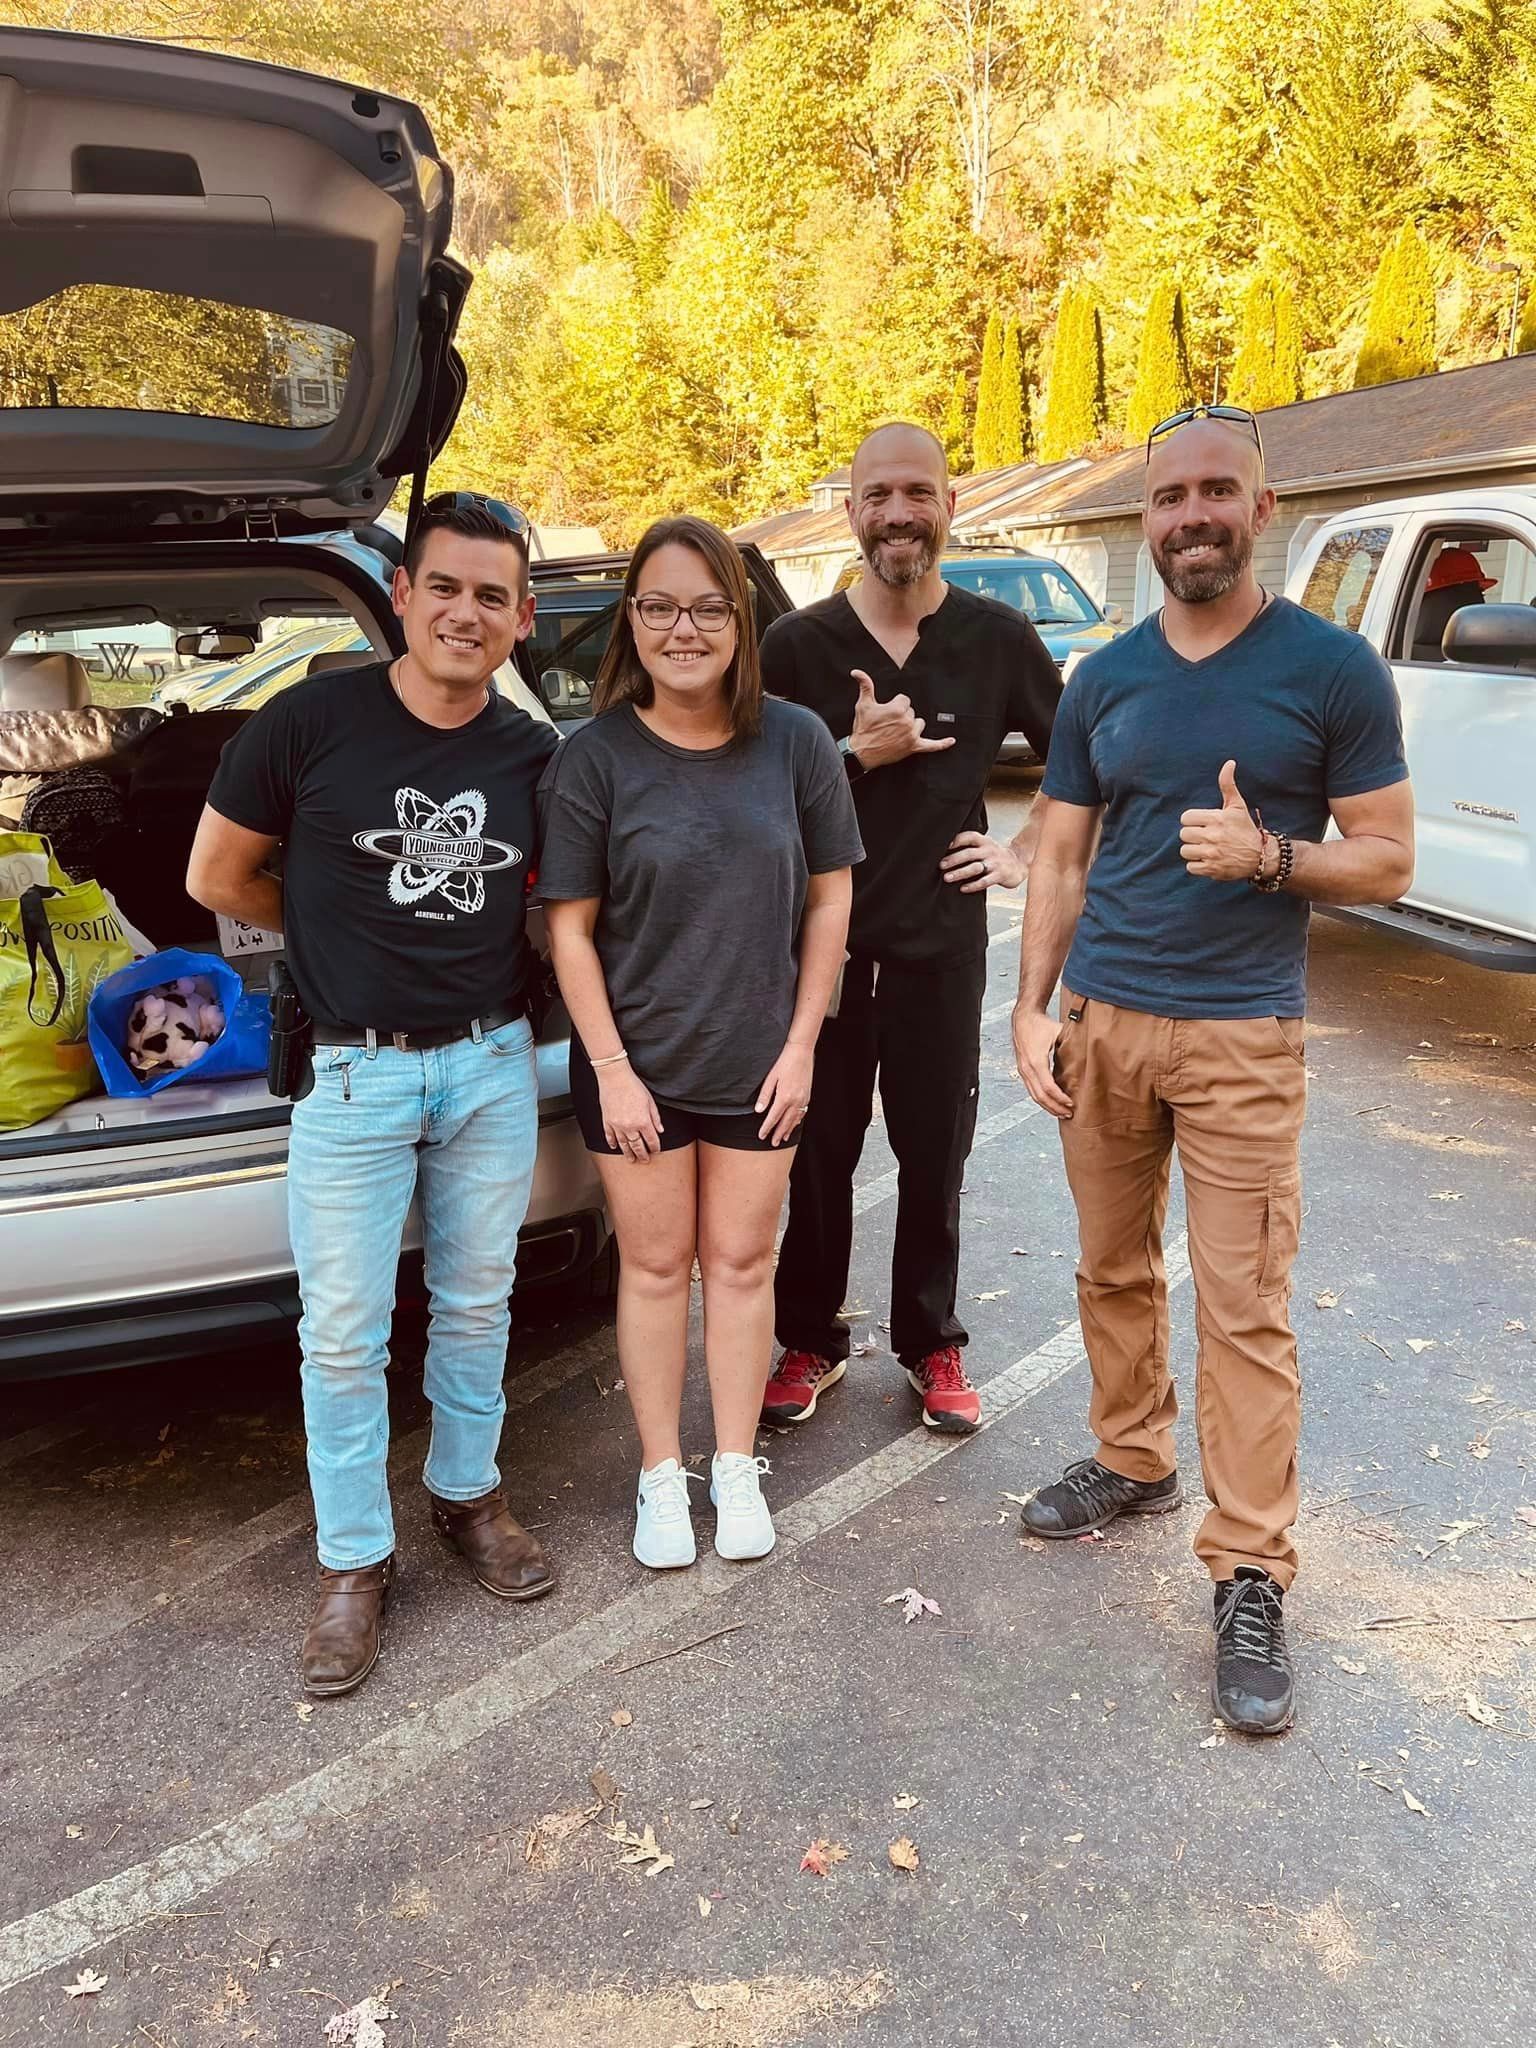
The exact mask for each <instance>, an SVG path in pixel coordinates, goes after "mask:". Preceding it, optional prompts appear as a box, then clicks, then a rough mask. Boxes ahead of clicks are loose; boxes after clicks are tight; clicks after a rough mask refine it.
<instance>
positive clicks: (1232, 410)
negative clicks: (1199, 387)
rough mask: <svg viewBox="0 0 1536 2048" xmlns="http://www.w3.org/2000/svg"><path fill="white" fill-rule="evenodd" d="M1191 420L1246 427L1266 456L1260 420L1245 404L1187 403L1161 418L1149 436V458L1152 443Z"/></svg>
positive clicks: (1261, 458) (1148, 457) (1150, 458)
mask: <svg viewBox="0 0 1536 2048" xmlns="http://www.w3.org/2000/svg"><path fill="white" fill-rule="evenodd" d="M1191 420H1225V421H1226V422H1227V424H1228V425H1229V426H1233V427H1246V429H1247V430H1248V432H1249V433H1250V434H1252V436H1253V439H1254V445H1255V446H1256V447H1257V449H1258V451H1259V459H1260V460H1261V461H1262V460H1263V456H1264V438H1263V436H1262V435H1261V434H1260V432H1259V422H1258V420H1257V418H1256V417H1255V416H1254V414H1253V413H1251V412H1250V411H1249V410H1248V408H1247V407H1246V406H1245V405H1187V406H1185V408H1184V410H1183V411H1182V412H1172V413H1170V414H1169V415H1168V417H1167V419H1165V420H1159V421H1158V423H1157V425H1156V426H1155V427H1154V428H1153V429H1152V431H1151V433H1150V434H1148V436H1147V460H1148V462H1150V461H1151V460H1152V444H1153V442H1154V441H1161V440H1163V439H1164V438H1165V436H1167V435H1169V434H1176V433H1177V432H1178V430H1179V428H1180V427H1187V426H1188V425H1189V423H1190V421H1191Z"/></svg>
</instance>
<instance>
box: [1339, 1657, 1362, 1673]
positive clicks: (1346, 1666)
mask: <svg viewBox="0 0 1536 2048" xmlns="http://www.w3.org/2000/svg"><path fill="white" fill-rule="evenodd" d="M1333 1661H1334V1663H1335V1664H1337V1665H1338V1667H1339V1669H1340V1670H1341V1671H1347V1672H1348V1673H1349V1675H1350V1677H1351V1678H1363V1677H1364V1676H1365V1666H1364V1665H1363V1664H1357V1663H1356V1662H1355V1661H1354V1659H1353V1658H1352V1657H1335V1658H1334V1660H1333Z"/></svg>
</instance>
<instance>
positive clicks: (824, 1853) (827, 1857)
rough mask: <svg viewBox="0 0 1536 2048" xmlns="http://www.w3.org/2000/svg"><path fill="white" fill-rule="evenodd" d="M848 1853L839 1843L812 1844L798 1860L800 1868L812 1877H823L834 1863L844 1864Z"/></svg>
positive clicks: (819, 1842)
mask: <svg viewBox="0 0 1536 2048" xmlns="http://www.w3.org/2000/svg"><path fill="white" fill-rule="evenodd" d="M847 1861H848V1851H847V1850H846V1849H845V1848H844V1847H843V1845H842V1843H841V1842H824V1841H815V1842H812V1844H811V1846H810V1847H809V1849H807V1850H806V1852H805V1854H804V1855H803V1856H802V1857H801V1858H800V1868H801V1869H802V1870H808V1871H809V1872H810V1873H811V1875H812V1877H825V1876H826V1874H827V1872H828V1871H829V1870H830V1869H831V1868H832V1866H833V1864H834V1863H846V1862H847Z"/></svg>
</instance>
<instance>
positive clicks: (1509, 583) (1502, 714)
mask: <svg viewBox="0 0 1536 2048" xmlns="http://www.w3.org/2000/svg"><path fill="white" fill-rule="evenodd" d="M1286 594H1287V596H1289V597H1292V598H1294V599H1295V601H1296V602H1297V603H1298V604H1302V605H1305V606H1306V607H1307V609H1308V610H1309V611H1314V612H1316V613H1318V614H1319V616H1320V617H1322V618H1326V619H1332V620H1333V621H1334V623H1335V624H1337V625H1340V626H1347V627H1350V628H1351V629H1353V630H1355V631H1357V632H1360V633H1363V634H1364V635H1365V637H1366V638H1367V639H1368V640H1369V641H1370V642H1371V644H1372V646H1373V647H1375V648H1377V649H1378V650H1379V651H1380V652H1381V653H1382V654H1383V655H1385V656H1386V659H1387V661H1388V662H1389V663H1390V664H1391V668H1392V674H1393V678H1394V680H1395V681H1396V683H1397V689H1398V695H1399V696H1400V698H1401V700H1402V706H1403V735H1404V739H1405V742H1406V745H1407V752H1408V766H1409V770H1410V772H1411V774H1412V776H1413V791H1414V820H1415V828H1416V834H1417V842H1418V859H1417V866H1416V869H1415V873H1414V879H1413V887H1412V888H1411V890H1410V891H1409V893H1408V894H1407V895H1406V896H1405V897H1404V898H1403V899H1402V901H1401V902H1400V903H1392V904H1381V905H1376V906H1373V907H1369V908H1363V909H1350V910H1341V909H1335V908H1333V907H1332V906H1331V905H1325V904H1319V905H1318V908H1319V909H1320V910H1324V911H1326V913H1327V914H1328V915H1329V916H1331V917H1343V918H1347V919H1349V920H1351V921H1353V922H1357V923H1364V924H1368V925H1373V926H1376V927H1378V928H1382V929H1386V930H1389V931H1393V932H1397V933H1399V934H1401V935H1402V936H1404V937H1408V938H1412V939H1415V940H1417V941H1419V942H1420V943H1422V944H1424V945H1426V946H1430V947H1433V948H1435V949H1436V950H1438V951H1440V952H1445V953H1453V954H1456V955H1458V956H1459V957H1460V958H1462V959H1464V960H1469V961H1472V962H1474V963H1475V964H1476V965H1478V966H1481V967H1499V968H1505V969H1512V970H1516V971H1519V972H1523V973H1533V972H1536V489H1526V488H1512V489H1507V490H1487V491H1446V492H1439V493H1433V494H1429V495H1426V496H1422V497H1414V498H1395V499H1391V500H1389V501H1388V502H1386V503H1384V504H1380V505H1370V506H1367V507H1364V508H1363V509H1361V510H1359V511H1354V512H1347V513H1339V514H1337V515H1336V516H1334V517H1332V518H1330V519H1327V520H1324V521H1322V522H1321V523H1320V524H1319V526H1318V529H1317V531H1316V532H1315V533H1313V534H1312V535H1311V537H1310V539H1309V541H1308V543H1307V545H1306V547H1305V549H1304V551H1303V552H1302V554H1301V555H1300V557H1299V558H1298V560H1297V562H1296V567H1295V570H1294V573H1293V574H1292V575H1291V577H1290V579H1289V581H1288V584H1287V589H1286Z"/></svg>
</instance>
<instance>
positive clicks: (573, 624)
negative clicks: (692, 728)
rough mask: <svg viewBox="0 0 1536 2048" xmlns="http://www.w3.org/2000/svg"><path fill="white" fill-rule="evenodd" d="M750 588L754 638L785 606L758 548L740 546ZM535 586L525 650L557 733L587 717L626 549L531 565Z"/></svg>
mask: <svg viewBox="0 0 1536 2048" xmlns="http://www.w3.org/2000/svg"><path fill="white" fill-rule="evenodd" d="M741 556H742V560H743V561H744V562H745V564H746V569H747V584H748V588H749V589H750V591H751V593H752V613H753V622H754V624H755V626H756V630H757V635H758V638H759V639H761V638H762V636H763V634H764V633H765V632H766V631H767V629H768V627H769V626H770V625H771V624H772V622H773V621H774V620H775V619H776V618H778V617H779V616H780V615H781V614H782V613H784V612H788V611H793V610H794V604H793V602H792V600H791V599H790V596H789V593H788V591H786V590H785V588H784V586H783V584H782V583H780V581H779V579H778V577H777V576H776V575H775V574H774V572H773V569H772V568H771V566H770V565H769V562H768V558H767V556H766V555H765V554H764V553H763V551H762V549H761V548H759V547H757V546H756V545H755V544H754V543H753V542H751V541H748V542H747V543H746V544H745V545H744V546H743V547H742V549H741ZM535 567H536V571H537V584H538V593H539V603H538V610H537V611H536V613H535V614H534V620H533V632H532V634H531V635H530V636H529V649H530V652H531V655H532V659H533V664H534V668H535V670H536V672H537V679H538V689H539V694H540V696H541V698H542V699H543V702H544V706H545V708H546V710H547V711H548V712H549V714H550V716H551V718H553V719H554V721H555V723H556V725H558V726H559V727H560V729H561V731H562V732H566V731H570V730H571V729H572V728H573V727H575V726H578V725H585V724H586V722H587V720H588V719H589V718H590V717H591V716H592V692H593V689H594V688H595V686H596V683H597V665H598V663H599V662H600V661H601V660H602V658H603V649H604V648H605V647H606V646H607V645H608V635H609V632H610V631H611V630H612V626H613V619H614V614H615V613H616V612H617V610H618V608H619V596H620V592H621V589H622V587H623V583H624V572H625V570H626V569H627V568H628V567H629V557H628V555H624V554H618V555H578V556H567V557H566V558H565V559H563V560H558V561H553V562H540V563H537V564H536V565H535Z"/></svg>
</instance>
